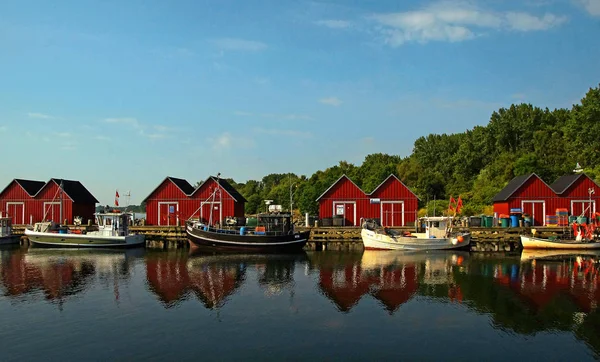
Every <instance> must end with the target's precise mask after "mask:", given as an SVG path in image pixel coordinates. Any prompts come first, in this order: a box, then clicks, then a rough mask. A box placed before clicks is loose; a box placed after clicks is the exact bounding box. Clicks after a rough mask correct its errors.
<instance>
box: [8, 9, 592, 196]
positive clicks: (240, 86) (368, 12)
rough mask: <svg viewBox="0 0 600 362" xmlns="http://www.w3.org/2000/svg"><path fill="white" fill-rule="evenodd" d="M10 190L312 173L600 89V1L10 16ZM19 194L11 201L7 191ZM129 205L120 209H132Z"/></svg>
mask: <svg viewBox="0 0 600 362" xmlns="http://www.w3.org/2000/svg"><path fill="white" fill-rule="evenodd" d="M0 14H2V15H1V16H0V46H1V47H2V48H1V50H0V67H1V69H2V72H0V120H1V122H0V140H1V141H0V151H1V152H2V155H4V158H3V162H2V163H3V166H2V172H1V173H0V185H6V184H8V182H10V180H12V179H13V178H27V179H35V180H44V181H46V180H48V179H50V178H51V177H57V178H61V177H62V178H69V179H77V180H81V181H82V182H83V183H84V184H85V185H86V186H87V187H88V189H90V191H91V192H92V193H93V194H94V195H96V197H97V198H98V199H99V200H100V202H101V203H102V204H107V203H110V204H112V200H113V195H114V190H115V189H117V188H118V189H119V190H120V192H121V194H123V193H124V192H125V191H127V190H131V194H132V198H131V202H132V203H139V202H140V201H141V200H142V199H143V198H144V197H146V196H147V195H148V194H149V193H150V192H151V191H152V189H154V187H156V186H157V185H158V183H159V182H160V181H162V180H163V179H164V177H165V176H167V175H169V176H175V177H182V178H186V179H188V180H189V181H190V182H194V181H197V180H204V179H205V178H206V177H207V176H208V175H209V174H216V173H217V172H221V174H222V175H223V176H224V177H232V178H234V179H235V180H237V181H239V182H243V181H246V180H248V179H260V178H262V177H263V176H264V175H267V174H269V173H285V172H294V173H297V174H304V175H307V176H310V175H311V174H312V173H314V172H315V171H316V170H319V169H325V168H327V167H329V166H332V165H335V164H337V163H338V161H340V160H346V161H349V162H353V163H355V164H360V163H361V162H362V160H363V159H364V157H365V156H366V155H368V154H370V153H377V152H384V153H388V154H396V155H401V156H406V155H408V154H410V152H411V150H412V145H413V142H414V140H415V139H416V138H418V137H420V136H423V135H427V134H429V133H444V132H445V133H453V132H462V131H464V130H466V129H469V128H472V127H473V126H475V125H484V124H486V123H487V122H488V120H489V116H490V114H491V113H492V112H493V111H494V110H497V109H498V108H499V107H502V106H509V105H510V104H511V103H519V102H527V103H533V104H535V105H538V106H543V107H546V106H547V107H550V108H556V107H570V106H571V105H572V104H573V103H576V102H578V101H579V99H580V98H581V97H582V96H583V95H584V94H585V92H586V91H587V89H588V88H589V87H595V86H597V85H598V83H600V66H599V64H600V63H599V59H600V46H598V44H599V42H598V38H599V37H600V0H520V1H512V0H504V1H500V0H488V1H453V0H451V1H431V2H415V1H383V0H378V1H372V0H362V1H359V0H331V1H302V0H296V1H285V0H263V1H251V0H247V1H229V0H215V1H212V0H205V1H191V0H190V1H153V0H143V1H142V0H128V1H122V0H118V1H117V0H114V1H91V0H90V1H82V0H72V1H68V0H63V1H55V2H48V1H27V0H18V1H13V0H3V1H2V2H1V3H0ZM1 187H4V186H1ZM121 202H122V203H123V200H121Z"/></svg>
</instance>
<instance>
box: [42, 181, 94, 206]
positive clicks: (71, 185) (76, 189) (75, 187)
mask: <svg viewBox="0 0 600 362" xmlns="http://www.w3.org/2000/svg"><path fill="white" fill-rule="evenodd" d="M61 181H62V184H63V191H64V192H65V194H67V196H69V197H70V198H71V200H73V202H75V203H78V204H97V203H99V201H98V200H97V199H96V198H95V197H94V195H92V193H91V192H89V191H88V189H86V188H85V186H83V184H82V183H81V182H79V181H73V180H64V179H57V178H52V179H50V181H48V182H47V183H46V185H47V184H49V183H50V182H54V183H56V185H58V186H60V183H61ZM42 189H43V188H42ZM42 189H40V190H39V191H38V192H37V193H39V192H40V191H42ZM36 195H37V194H36Z"/></svg>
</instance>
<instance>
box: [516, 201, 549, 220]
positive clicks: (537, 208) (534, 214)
mask: <svg viewBox="0 0 600 362" xmlns="http://www.w3.org/2000/svg"><path fill="white" fill-rule="evenodd" d="M521 208H522V209H523V214H529V215H531V219H532V220H533V222H532V226H543V225H545V223H546V219H545V218H546V216H545V215H546V202H545V201H542V200H529V201H522V202H521Z"/></svg>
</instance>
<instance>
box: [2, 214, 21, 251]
mask: <svg viewBox="0 0 600 362" xmlns="http://www.w3.org/2000/svg"><path fill="white" fill-rule="evenodd" d="M18 243H19V236H18V235H14V234H13V233H12V218H10V217H2V216H1V215H0V245H7V244H18Z"/></svg>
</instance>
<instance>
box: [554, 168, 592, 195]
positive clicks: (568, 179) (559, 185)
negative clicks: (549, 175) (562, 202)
mask: <svg viewBox="0 0 600 362" xmlns="http://www.w3.org/2000/svg"><path fill="white" fill-rule="evenodd" d="M583 175H584V174H582V173H579V174H576V175H564V176H561V177H559V178H558V179H557V180H556V181H554V183H553V184H552V185H550V187H551V188H552V190H554V192H556V193H557V194H559V195H560V194H562V193H564V192H565V191H567V189H568V188H569V187H571V185H573V184H574V183H575V181H577V180H579V178H580V177H581V176H583Z"/></svg>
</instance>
